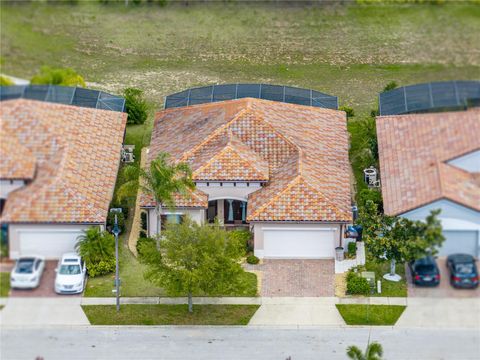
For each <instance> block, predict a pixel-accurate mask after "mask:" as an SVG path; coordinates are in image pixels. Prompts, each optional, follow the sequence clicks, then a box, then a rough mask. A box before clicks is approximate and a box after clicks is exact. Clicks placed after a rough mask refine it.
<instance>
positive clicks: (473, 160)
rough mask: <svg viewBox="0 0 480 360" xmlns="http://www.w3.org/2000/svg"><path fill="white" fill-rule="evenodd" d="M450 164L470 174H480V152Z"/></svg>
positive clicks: (472, 153)
mask: <svg viewBox="0 0 480 360" xmlns="http://www.w3.org/2000/svg"><path fill="white" fill-rule="evenodd" d="M448 163H449V164H450V165H454V166H456V167H459V168H460V169H463V170H466V171H468V172H480V150H477V151H474V152H471V153H470V154H466V155H464V156H462V157H459V158H456V159H453V160H451V161H449V162H448Z"/></svg>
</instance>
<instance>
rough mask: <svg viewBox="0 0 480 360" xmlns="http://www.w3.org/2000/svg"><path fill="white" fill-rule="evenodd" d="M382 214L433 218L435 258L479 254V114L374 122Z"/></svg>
mask: <svg viewBox="0 0 480 360" xmlns="http://www.w3.org/2000/svg"><path fill="white" fill-rule="evenodd" d="M376 122H377V135H378V151H379V158H380V175H381V185H382V194H383V204H384V210H385V213H386V214H389V215H401V216H404V217H407V218H409V219H413V220H424V219H425V217H426V216H428V214H429V213H430V211H431V210H433V209H441V213H440V215H439V217H440V219H441V222H442V226H443V234H444V235H445V238H446V240H445V243H444V244H443V246H442V248H441V249H440V255H442V256H445V255H449V254H452V253H467V254H471V255H474V256H479V255H480V135H479V134H480V109H479V108H472V109H470V110H467V111H456V112H443V113H426V114H409V115H391V116H380V117H378V118H377V121H376Z"/></svg>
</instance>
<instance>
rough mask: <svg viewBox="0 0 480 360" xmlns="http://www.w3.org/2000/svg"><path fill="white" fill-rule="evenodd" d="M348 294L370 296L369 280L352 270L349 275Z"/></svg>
mask: <svg viewBox="0 0 480 360" xmlns="http://www.w3.org/2000/svg"><path fill="white" fill-rule="evenodd" d="M347 294H348V295H365V296H368V295H369V294H370V284H369V283H368V281H367V279H365V278H363V277H361V276H360V272H359V271H355V269H351V270H350V271H349V272H348V273H347Z"/></svg>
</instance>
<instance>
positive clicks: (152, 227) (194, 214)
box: [147, 209, 205, 236]
mask: <svg viewBox="0 0 480 360" xmlns="http://www.w3.org/2000/svg"><path fill="white" fill-rule="evenodd" d="M147 214H148V235H149V236H153V235H155V234H156V231H157V214H156V213H155V209H148V211H147ZM162 214H182V215H188V216H190V218H192V220H194V221H196V222H198V223H203V222H204V221H205V210H204V209H176V210H174V211H169V210H165V211H163V212H162Z"/></svg>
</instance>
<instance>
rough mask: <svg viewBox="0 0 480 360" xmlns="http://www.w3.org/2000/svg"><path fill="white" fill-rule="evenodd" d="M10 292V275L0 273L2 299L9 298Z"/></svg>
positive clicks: (0, 295) (0, 294)
mask: <svg viewBox="0 0 480 360" xmlns="http://www.w3.org/2000/svg"><path fill="white" fill-rule="evenodd" d="M9 291H10V273H8V272H2V273H0V297H6V296H8V293H9Z"/></svg>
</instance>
